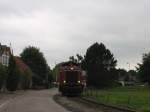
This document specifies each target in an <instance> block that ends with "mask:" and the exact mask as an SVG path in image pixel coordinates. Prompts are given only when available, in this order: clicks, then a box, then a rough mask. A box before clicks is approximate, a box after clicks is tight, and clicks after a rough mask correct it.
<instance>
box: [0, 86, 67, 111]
mask: <svg viewBox="0 0 150 112" xmlns="http://www.w3.org/2000/svg"><path fill="white" fill-rule="evenodd" d="M56 93H57V90H56V89H50V90H41V91H28V92H25V94H24V95H21V96H18V97H16V98H14V99H10V100H7V101H5V102H4V103H2V104H0V112H68V111H67V110H66V109H64V108H63V107H62V106H60V105H58V104H57V103H55V101H54V100H53V96H54V94H56Z"/></svg>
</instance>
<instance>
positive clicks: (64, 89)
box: [58, 62, 86, 95]
mask: <svg viewBox="0 0 150 112" xmlns="http://www.w3.org/2000/svg"><path fill="white" fill-rule="evenodd" d="M58 83H59V91H60V92H61V93H62V94H63V95H70V94H74V95H78V94H80V93H81V92H82V91H83V89H84V87H85V86H86V78H85V72H83V71H82V69H81V67H80V66H79V65H78V64H77V63H74V62H65V63H61V64H59V67H58Z"/></svg>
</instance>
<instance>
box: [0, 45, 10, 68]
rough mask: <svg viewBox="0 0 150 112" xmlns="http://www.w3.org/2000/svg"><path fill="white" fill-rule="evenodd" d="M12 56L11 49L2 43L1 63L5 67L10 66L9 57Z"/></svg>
mask: <svg viewBox="0 0 150 112" xmlns="http://www.w3.org/2000/svg"><path fill="white" fill-rule="evenodd" d="M10 55H11V50H10V47H8V46H6V45H1V43H0V63H1V64H2V65H4V66H8V65H9V57H10Z"/></svg>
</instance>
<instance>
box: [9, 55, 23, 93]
mask: <svg viewBox="0 0 150 112" xmlns="http://www.w3.org/2000/svg"><path fill="white" fill-rule="evenodd" d="M19 74H20V72H19V69H18V68H17V66H16V62H15V59H14V57H13V56H10V59H9V67H8V77H7V81H6V88H7V90H8V91H15V90H16V89H17V87H18V83H19Z"/></svg>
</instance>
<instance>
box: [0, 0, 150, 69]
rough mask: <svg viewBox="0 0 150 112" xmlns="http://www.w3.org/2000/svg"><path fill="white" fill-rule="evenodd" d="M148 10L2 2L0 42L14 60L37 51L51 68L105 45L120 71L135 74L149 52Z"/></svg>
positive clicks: (131, 5)
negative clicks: (31, 47) (30, 48)
mask: <svg viewBox="0 0 150 112" xmlns="http://www.w3.org/2000/svg"><path fill="white" fill-rule="evenodd" d="M149 6H150V2H149V1H148V0H142V1H141V0H94V1H93V0H82V1H81V0H75V1H72V0H55V1H52V0H43V1H41V0H32V1H30V0H26V1H25V0H11V1H10V0H5V1H4V0H0V41H1V42H2V44H9V43H10V42H11V43H12V45H13V48H14V51H15V53H16V55H19V54H20V52H21V51H22V49H23V48H24V47H25V46H28V45H35V46H38V47H40V48H41V51H43V52H44V54H45V56H46V58H47V60H48V63H49V64H50V65H52V66H54V65H55V62H56V63H58V62H61V61H63V60H67V59H68V57H69V56H71V55H75V54H76V53H80V54H82V55H84V54H85V52H86V49H87V48H88V47H89V46H90V45H91V44H93V43H94V42H96V41H97V42H103V43H104V44H106V46H107V47H108V48H109V49H111V51H112V52H113V53H114V55H115V57H116V58H117V59H118V67H121V68H128V65H127V64H126V63H127V62H130V63H131V65H132V68H134V66H136V64H137V63H138V62H140V61H141V56H142V53H145V52H148V51H150V49H149V48H150V45H149V42H150V38H149V36H150V32H149V29H150V21H149V20H150V14H149V10H150V7H149Z"/></svg>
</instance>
